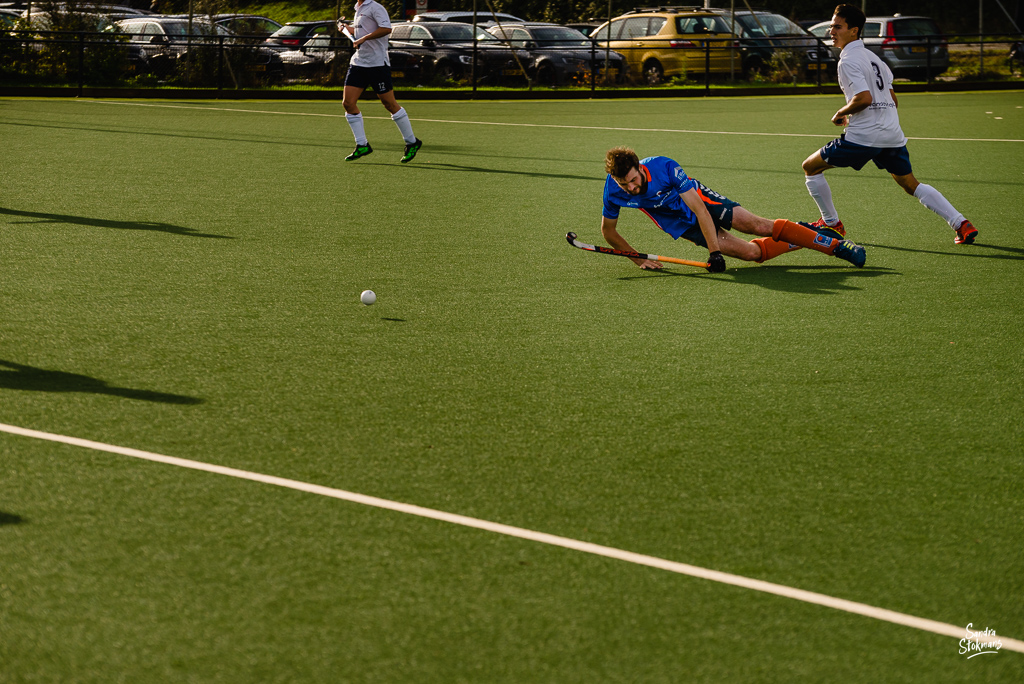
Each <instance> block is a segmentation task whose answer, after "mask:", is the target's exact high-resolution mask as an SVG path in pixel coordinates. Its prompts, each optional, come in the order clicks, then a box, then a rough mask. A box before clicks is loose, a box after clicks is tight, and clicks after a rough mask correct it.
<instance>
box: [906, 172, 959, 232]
mask: <svg viewBox="0 0 1024 684" xmlns="http://www.w3.org/2000/svg"><path fill="white" fill-rule="evenodd" d="M914 197H916V198H917V199H919V200H921V204H923V205H924V206H926V207H928V208H929V209H931V210H932V211H934V212H935V213H936V214H938V215H939V216H941V217H942V218H943V219H944V220H945V221H946V223H948V224H949V227H950V228H952V229H953V230H956V229H957V228H959V227H960V224H961V223H963V222H964V215H963V214H961V213H960V212H959V211H957V210H956V207H954V206H953V205H952V204H950V203H949V200H947V199H946V198H945V197H943V196H942V193H941V192H939V191H938V190H936V189H935V188H933V187H932V186H930V185H925V184H924V183H921V184H920V185H918V186H917V190H915V191H914Z"/></svg>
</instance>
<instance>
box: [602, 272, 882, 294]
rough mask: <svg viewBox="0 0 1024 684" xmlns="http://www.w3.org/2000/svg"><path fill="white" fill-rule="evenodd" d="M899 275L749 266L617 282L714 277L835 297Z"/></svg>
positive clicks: (651, 275)
mask: <svg viewBox="0 0 1024 684" xmlns="http://www.w3.org/2000/svg"><path fill="white" fill-rule="evenodd" d="M891 275H900V274H899V272H897V271H894V270H892V269H890V268H858V269H852V268H847V267H844V266H782V265H769V266H749V267H746V268H734V269H730V270H728V271H726V272H725V274H724V276H723V275H712V274H710V273H701V272H692V271H690V272H686V273H679V272H676V271H670V270H668V269H662V270H661V271H647V272H646V274H645V275H642V276H624V277H622V278H619V280H642V279H646V278H663V277H672V276H676V277H678V276H682V277H689V278H714V279H715V280H720V281H722V282H727V283H735V284H738V285H756V286H758V287H763V288H766V289H769V290H778V291H780V292H796V293H800V294H815V295H821V294H838V293H840V292H845V291H855V290H860V289H861V288H860V287H857V286H856V285H854V284H853V282H855V281H857V280H862V279H865V278H877V277H879V276H891Z"/></svg>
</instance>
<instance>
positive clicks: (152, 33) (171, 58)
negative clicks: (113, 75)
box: [117, 15, 284, 81]
mask: <svg viewBox="0 0 1024 684" xmlns="http://www.w3.org/2000/svg"><path fill="white" fill-rule="evenodd" d="M117 26H118V27H119V29H120V30H121V32H122V33H125V34H126V35H127V36H128V41H129V53H128V55H129V63H130V64H131V65H132V66H133V67H134V69H135V71H137V72H138V73H152V74H155V75H157V76H158V77H163V78H170V77H171V76H173V75H174V72H175V70H176V68H177V64H178V62H179V60H181V59H182V58H184V57H185V56H186V55H187V54H188V53H189V51H190V50H191V51H193V53H194V55H195V56H196V60H197V62H200V65H201V66H205V68H207V69H209V70H212V69H215V68H217V63H218V62H219V60H211V59H205V60H204V59H202V58H203V56H204V55H208V54H209V53H210V50H211V49H213V48H214V46H216V48H218V49H219V46H220V44H221V41H222V37H223V43H224V45H226V46H229V47H230V48H231V49H230V50H229V52H228V59H229V60H231V64H233V65H235V66H238V67H241V68H243V69H245V70H246V71H248V72H254V73H257V74H265V75H266V77H267V78H268V80H272V81H273V80H278V79H280V78H281V77H282V76H283V74H284V67H283V64H282V62H281V57H280V56H279V55H278V54H277V52H276V51H275V50H270V49H268V48H264V47H252V46H242V45H239V43H238V40H237V38H235V36H234V34H232V33H231V32H230V31H228V30H227V29H226V28H223V27H222V26H218V25H216V24H211V23H209V22H208V21H203V20H197V19H195V18H193V20H192V31H191V34H190V33H189V21H188V19H187V18H186V19H181V18H175V17H163V16H157V15H154V16H148V17H139V18H136V19H123V20H121V21H119V22H117Z"/></svg>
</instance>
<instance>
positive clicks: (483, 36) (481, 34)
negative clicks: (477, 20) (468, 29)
mask: <svg viewBox="0 0 1024 684" xmlns="http://www.w3.org/2000/svg"><path fill="white" fill-rule="evenodd" d="M476 39H477V40H478V41H480V42H481V43H497V42H498V39H497V38H495V37H494V36H493V35H492V34H490V33H488V32H487V31H485V30H484V29H482V28H480V27H479V26H477V27H476Z"/></svg>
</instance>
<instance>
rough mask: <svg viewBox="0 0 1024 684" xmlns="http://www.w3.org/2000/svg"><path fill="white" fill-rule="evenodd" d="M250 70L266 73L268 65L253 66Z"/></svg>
mask: <svg viewBox="0 0 1024 684" xmlns="http://www.w3.org/2000/svg"><path fill="white" fill-rule="evenodd" d="M249 69H250V71H266V70H267V65H266V64H253V65H252V66H251V67H249Z"/></svg>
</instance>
